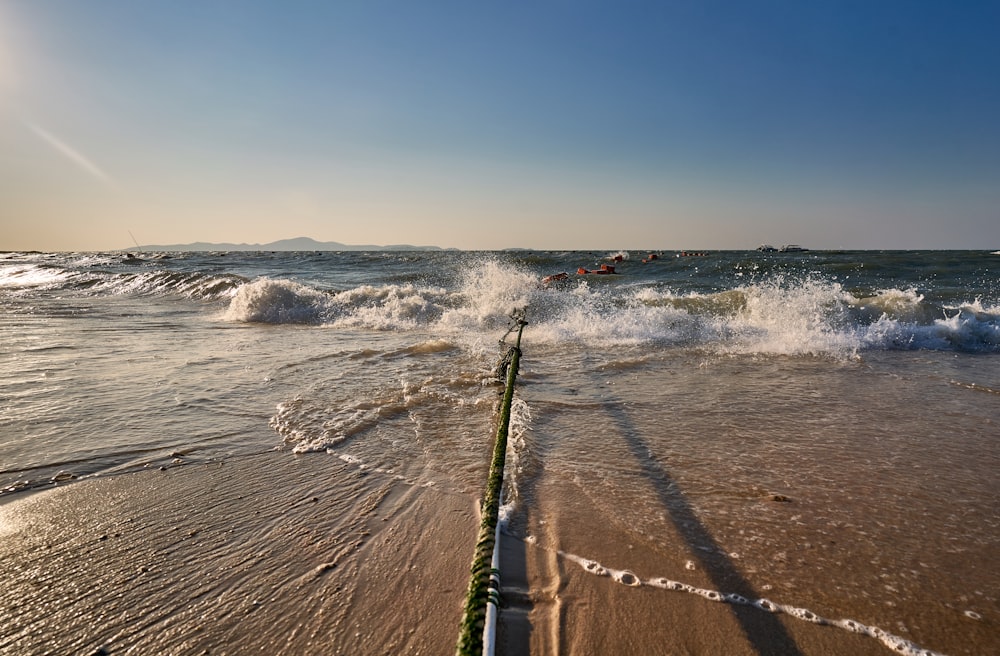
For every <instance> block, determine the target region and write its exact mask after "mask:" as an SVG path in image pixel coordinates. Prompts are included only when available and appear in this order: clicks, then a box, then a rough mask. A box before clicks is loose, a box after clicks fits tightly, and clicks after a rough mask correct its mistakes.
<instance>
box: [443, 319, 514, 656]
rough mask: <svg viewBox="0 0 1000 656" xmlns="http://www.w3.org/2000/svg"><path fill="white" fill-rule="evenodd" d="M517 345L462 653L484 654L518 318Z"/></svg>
mask: <svg viewBox="0 0 1000 656" xmlns="http://www.w3.org/2000/svg"><path fill="white" fill-rule="evenodd" d="M517 321H518V331H517V346H513V347H511V349H510V354H511V359H510V366H509V367H508V368H507V387H506V389H504V393H503V402H502V403H501V405H500V423H499V425H498V426H497V435H496V441H495V442H494V444H493V461H492V462H491V463H490V476H489V479H488V480H487V483H486V494H485V495H484V496H483V504H482V516H483V519H482V521H481V522H480V524H479V540H478V541H477V542H476V550H475V555H474V556H473V559H472V567H471V568H470V573H471V576H470V578H469V592H468V595H467V596H466V599H465V614H464V616H463V617H462V629H461V633H460V634H459V637H458V648H457V652H456V653H457V654H458V655H459V656H480V655H481V654H482V653H483V627H484V625H485V623H486V606H487V605H488V604H489V603H490V590H489V588H490V574H491V569H492V568H491V566H490V565H491V560H492V558H493V547H494V544H495V541H496V537H495V536H496V528H497V519H498V515H499V513H500V489H501V487H502V486H503V467H504V461H505V459H506V455H507V433H508V431H509V430H510V406H511V403H512V402H513V400H514V382H515V381H516V380H517V368H518V364H519V362H520V360H521V331H522V330H524V326H525V325H526V324H527V322H526V321H524V319H523V318H519V319H517Z"/></svg>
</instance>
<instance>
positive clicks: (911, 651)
mask: <svg viewBox="0 0 1000 656" xmlns="http://www.w3.org/2000/svg"><path fill="white" fill-rule="evenodd" d="M529 544H533V543H532V542H529ZM556 553H557V554H558V555H559V556H561V557H562V558H565V559H566V560H569V561H570V562H574V563H576V564H577V565H579V566H580V567H581V568H583V569H584V570H585V571H587V572H589V573H591V574H595V575H597V576H607V577H609V578H611V579H612V580H614V581H615V582H617V583H620V584H622V585H625V586H628V587H632V588H639V587H651V588H660V589H662V590H670V591H673V592H684V593H687V594H691V595H695V596H697V597H701V598H703V599H707V600H709V601H715V602H719V603H724V604H734V605H739V606H748V607H750V608H756V609H758V610H761V611H763V612H766V613H775V614H777V613H783V614H786V615H788V616H790V617H794V618H796V619H799V620H802V621H804V622H810V623H812V624H820V625H824V626H833V627H837V628H840V629H844V630H845V631H850V632H851V633H860V634H862V635H866V636H869V637H870V638H874V639H875V640H878V641H879V642H881V643H882V644H883V645H885V646H886V647H888V648H889V649H891V650H892V651H893V652H895V653H897V654H905V655H906V656H943V654H941V653H939V652H936V651H932V650H930V649H924V648H923V647H920V646H919V645H916V644H914V643H913V642H910V641H909V640H906V639H905V638H901V637H899V636H897V635H893V634H891V633H889V632H888V631H884V630H882V629H880V628H879V627H877V626H869V625H866V624H862V623H861V622H858V621H856V620H852V619H840V620H831V619H827V618H824V617H821V616H820V615H818V614H816V613H814V612H813V611H811V610H809V609H808V608H801V607H798V606H792V605H789V604H781V603H777V602H774V601H772V600H770V599H747V598H746V597H743V596H742V595H739V594H736V593H733V592H721V591H718V590H709V589H705V588H699V587H697V586H694V585H690V584H688V583H683V582H681V581H674V580H672V579H669V578H666V577H655V578H652V579H642V578H640V577H639V576H638V575H637V574H635V573H634V572H632V571H630V570H627V569H623V570H618V569H613V568H610V567H606V566H605V565H602V564H601V563H599V562H597V561H595V560H592V559H590V558H584V557H582V556H577V555H575V554H571V553H567V552H565V551H556Z"/></svg>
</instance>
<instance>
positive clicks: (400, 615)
mask: <svg viewBox="0 0 1000 656" xmlns="http://www.w3.org/2000/svg"><path fill="white" fill-rule="evenodd" d="M474 504H475V499H473V498H471V497H466V496H463V495H461V494H455V493H443V492H441V491H439V490H436V489H434V488H433V487H414V486H412V485H409V484H407V483H405V482H403V481H400V480H398V479H397V478H395V477H392V476H388V475H385V474H382V473H379V472H369V471H366V470H363V469H359V468H357V467H355V466H353V465H351V464H348V463H344V462H342V461H340V460H339V459H336V458H332V457H329V456H326V455H323V454H312V455H308V456H302V457H289V456H288V454H280V453H267V454H262V455H258V456H253V457H250V458H242V459H235V460H232V461H226V462H217V463H208V464H205V463H200V464H191V465H175V466H173V467H171V468H169V469H167V470H165V471H158V470H151V471H143V472H138V473H131V474H124V475H118V476H109V477H104V478H99V479H93V480H89V481H81V482H75V483H71V484H68V485H65V486H61V487H59V488H56V489H51V490H47V491H43V492H39V493H34V494H30V495H20V496H15V497H13V498H10V499H9V500H7V502H6V503H4V504H3V505H0V563H2V567H0V572H2V574H0V578H2V580H0V586H2V588H3V590H4V591H5V594H4V597H3V602H2V604H0V615H2V616H0V620H2V621H0V625H2V626H3V627H4V632H3V636H2V637H0V653H2V654H10V655H15V654H17V655H21V654H70V653H72V654H126V653H128V654H246V653H271V654H400V653H408V654H418V653H419V654H450V653H453V652H454V648H455V641H456V638H457V631H458V624H459V620H460V614H461V608H462V604H463V598H464V593H465V587H466V585H467V571H468V565H469V560H470V558H471V554H472V547H473V538H474V535H475V532H476V528H477V517H476V512H475V509H474ZM539 515H540V516H544V515H545V511H544V509H541V512H540V513H539ZM550 516H551V515H550ZM546 526H547V527H548V528H547V529H546V528H543V527H539V528H541V530H543V531H545V530H548V531H550V532H551V533H553V534H555V533H556V532H558V533H560V534H562V535H563V539H562V543H563V544H568V545H574V548H579V549H580V550H582V551H586V550H588V549H592V552H595V553H596V552H599V551H600V548H599V545H596V544H590V542H592V541H593V540H595V539H598V540H599V536H595V535H594V534H592V533H591V532H589V531H587V530H586V522H585V521H582V520H581V518H580V517H574V516H573V514H572V513H571V512H569V513H568V512H566V509H565V508H564V509H562V510H561V512H560V514H559V515H558V526H552V525H551V524H546ZM663 538H664V540H665V541H670V540H677V541H678V542H683V540H684V536H682V535H680V534H676V535H673V536H663ZM542 542H544V540H537V541H536V539H534V538H533V539H532V540H529V541H525V540H523V539H521V538H518V537H516V536H511V535H506V536H504V537H503V540H502V544H503V559H502V568H503V573H504V574H503V575H504V581H503V586H504V593H503V597H504V609H503V611H502V613H501V620H500V628H499V637H498V645H497V651H498V653H501V654H528V653H531V654H611V653H615V654H639V653H643V654H653V653H656V654H713V653H727V654H816V655H819V654H872V655H873V656H874V655H877V654H885V653H891V652H890V651H889V649H888V648H887V647H885V646H883V645H882V644H880V643H879V642H878V641H877V640H874V639H872V638H871V637H868V636H863V635H856V634H852V633H850V632H848V631H844V630H842V629H838V628H836V627H830V626H818V625H816V624H812V623H810V622H807V621H802V620H800V619H796V618H794V617H791V616H789V615H786V614H770V613H766V612H763V611H760V610H759V609H756V608H752V607H744V606H740V605H733V604H727V603H717V602H713V601H711V600H708V599H704V598H701V597H697V596H693V595H691V594H685V593H684V592H678V591H671V590H665V589H657V588H656V587H655V586H653V585H649V584H648V582H647V583H646V584H644V585H641V586H636V585H629V584H628V583H630V581H629V580H628V579H624V580H623V579H622V577H621V576H620V575H616V573H614V572H611V573H610V574H608V575H604V576H595V575H594V573H593V572H591V571H588V570H587V568H586V564H585V563H584V562H581V561H580V560H579V559H578V558H576V557H574V556H572V555H571V554H567V553H565V552H564V553H560V552H557V551H554V550H551V549H548V548H545V547H544V546H542V544H541V543H542ZM623 548H624V549H625V550H627V552H628V558H629V562H630V563H631V564H632V565H633V567H634V568H635V569H636V573H637V574H638V572H639V568H641V567H644V566H649V567H652V568H655V567H658V566H660V565H657V562H658V560H662V559H660V558H659V557H658V556H657V555H656V554H655V553H652V552H648V551H647V550H645V549H644V548H643V547H642V545H639V544H636V545H624V546H623ZM713 562H714V565H713V566H712V567H704V566H702V565H703V563H699V564H698V567H697V568H695V569H694V570H693V571H684V572H678V573H677V577H676V578H678V579H682V580H684V581H686V582H687V583H690V584H691V585H696V586H701V587H703V588H705V589H713V588H718V587H720V584H721V585H724V586H726V589H727V590H728V591H730V592H740V593H743V594H746V595H748V596H749V595H752V594H753V593H754V592H755V591H754V590H753V589H752V588H750V586H749V584H748V583H746V581H745V580H743V578H742V577H741V575H740V573H739V571H737V569H735V568H734V567H733V566H732V563H731V562H730V563H726V562H725V561H720V560H718V559H715V560H713V559H711V558H707V559H706V560H705V561H704V564H710V563H713ZM713 569H714V571H713ZM661 573H663V572H661ZM818 575H820V576H822V573H818ZM969 626H970V627H972V631H970V632H969V633H968V634H966V635H965V636H963V637H960V638H959V640H960V642H961V643H963V644H964V646H965V647H967V648H970V649H972V651H968V652H966V651H959V650H956V651H955V653H987V652H986V651H981V650H980V651H977V650H978V649H979V648H982V649H987V648H988V647H989V645H990V644H993V645H994V646H995V644H996V643H995V639H996V636H995V633H994V632H993V631H992V628H991V627H988V626H983V623H982V622H973V621H970V622H969ZM977 628H978V633H976V632H975V630H976V629H977ZM956 637H957V636H956ZM991 641H993V642H992V643H991ZM946 646H948V645H946ZM950 646H952V647H958V646H959V643H958V642H955V643H952V644H951V645H950Z"/></svg>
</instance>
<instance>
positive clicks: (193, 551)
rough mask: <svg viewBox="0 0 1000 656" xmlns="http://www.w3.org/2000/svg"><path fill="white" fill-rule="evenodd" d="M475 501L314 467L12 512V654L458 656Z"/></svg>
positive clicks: (40, 498) (57, 494) (208, 468)
mask: <svg viewBox="0 0 1000 656" xmlns="http://www.w3.org/2000/svg"><path fill="white" fill-rule="evenodd" d="M475 527H476V517H475V510H474V506H473V503H472V499H469V498H465V497H463V496H460V495H453V494H442V493H440V492H438V491H436V490H433V489H424V488H414V487H412V486H408V485H406V484H404V483H402V482H400V481H398V480H394V479H393V478H391V477H388V476H381V475H378V474H375V473H372V474H365V473H364V472H363V471H361V470H359V469H357V468H355V467H353V466H349V465H346V464H345V463H343V462H341V461H340V460H338V459H336V458H333V457H329V456H325V455H322V454H317V455H315V456H312V457H299V458H296V457H292V456H290V455H289V454H287V453H282V454H278V453H274V454H265V455H261V456H256V457H252V458H245V459H241V460H236V461H230V462H226V463H225V464H219V463H214V464H197V465H188V466H180V467H174V468H171V469H169V470H167V471H145V472H141V473H136V474H127V475H120V476H115V477H108V478H103V479H95V480H90V481H81V482H77V483H73V484H70V485H67V486H65V487H62V488H59V489H55V490H50V491H46V492H41V493H37V494H34V495H31V496H24V497H19V498H15V499H13V500H12V501H9V502H7V503H5V504H3V505H2V506H0V589H2V590H3V591H4V593H3V598H2V601H0V627H3V629H2V635H0V653H2V654H11V655H13V654H18V655H21V654H44V653H51V654H124V653H132V654H245V653H251V652H252V653H268V654H385V653H393V654H394V653H414V654H416V653H422V654H446V653H452V652H453V651H454V648H455V642H456V640H457V636H458V624H459V619H460V614H461V609H462V601H463V596H464V594H465V589H466V586H467V584H468V577H467V571H468V566H469V561H470V559H471V554H472V548H473V543H474V537H475Z"/></svg>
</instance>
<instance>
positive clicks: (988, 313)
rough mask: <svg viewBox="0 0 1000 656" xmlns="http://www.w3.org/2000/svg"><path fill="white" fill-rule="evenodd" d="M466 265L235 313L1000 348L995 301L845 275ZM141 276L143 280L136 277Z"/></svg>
mask: <svg viewBox="0 0 1000 656" xmlns="http://www.w3.org/2000/svg"><path fill="white" fill-rule="evenodd" d="M462 276H463V277H462V280H461V282H460V284H459V285H458V287H457V289H456V290H455V291H449V290H447V289H444V288H442V287H434V286H418V285H415V284H405V285H381V286H379V285H360V286H357V287H353V288H350V289H347V290H343V291H337V292H325V291H321V290H319V289H316V288H314V287H310V286H307V285H302V284H300V283H297V282H293V281H290V280H275V279H269V278H261V279H258V280H255V281H253V282H250V283H246V284H244V285H242V286H240V287H239V288H238V289H236V290H235V292H232V296H233V298H232V300H231V302H230V306H229V309H228V312H227V313H226V317H227V318H228V319H230V320H235V321H246V322H263V323H314V324H328V325H334V326H344V327H356V328H362V329H370V330H387V331H411V330H432V331H435V332H438V333H440V334H443V335H447V336H449V338H451V339H458V340H460V341H469V339H466V338H467V337H469V336H472V339H473V340H475V339H479V336H482V335H484V334H488V333H490V332H491V331H495V330H498V329H502V327H503V326H504V325H506V323H507V322H508V320H509V316H510V314H511V312H512V311H513V310H514V309H516V308H527V311H528V314H529V321H530V328H529V331H530V334H531V337H532V340H533V342H534V343H536V344H578V345H580V346H584V347H586V346H597V347H603V346H617V345H623V346H629V345H643V344H651V345H658V346H681V347H693V348H699V349H706V350H710V351H715V352H719V353H726V354H774V355H813V356H825V357H836V358H844V357H846V358H853V357H857V356H858V354H859V353H860V352H863V351H865V350H872V349H874V350H882V349H935V350H940V349H944V350H962V351H988V352H992V351H997V350H1000V313H998V311H997V309H996V308H989V307H983V305H982V304H981V303H980V302H979V301H974V302H970V303H966V304H964V305H959V306H956V307H951V308H949V307H935V306H933V305H932V304H930V303H928V302H927V300H926V299H925V296H924V294H923V293H921V292H919V291H917V290H915V289H912V288H907V289H894V288H886V289H881V290H877V291H875V292H871V293H869V294H868V295H865V296H855V295H853V294H852V293H851V292H849V291H847V290H846V289H845V288H844V287H843V285H842V284H841V283H839V282H836V281H829V280H823V279H819V278H813V277H805V278H804V279H797V280H786V279H784V278H783V277H781V276H777V277H774V278H773V279H770V280H768V281H766V282H758V283H754V284H749V285H745V286H741V287H736V288H733V289H729V290H723V291H718V292H709V293H699V292H686V293H684V294H678V293H675V292H673V291H672V290H670V289H667V288H663V287H653V286H626V285H618V284H606V281H600V282H599V284H593V283H592V282H591V281H589V280H586V279H584V277H582V276H581V277H580V278H579V279H573V278H570V279H569V280H568V281H566V282H565V283H562V284H561V285H559V286H557V287H550V286H545V285H542V284H541V283H540V279H539V278H538V277H537V276H536V275H534V274H530V273H527V272H525V271H522V270H519V269H518V268H517V267H515V266H513V265H511V264H505V263H502V262H500V261H498V260H496V259H490V258H487V259H485V260H483V261H482V262H480V263H478V264H477V265H475V266H473V267H469V268H468V269H467V270H465V271H464V273H463V274H462ZM133 284H134V285H136V286H137V287H140V286H142V284H144V283H143V281H142V280H141V279H136V280H135V281H133ZM149 284H151V285H153V286H155V284H153V283H149ZM172 284H174V286H175V287H179V283H177V282H174V283H172Z"/></svg>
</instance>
